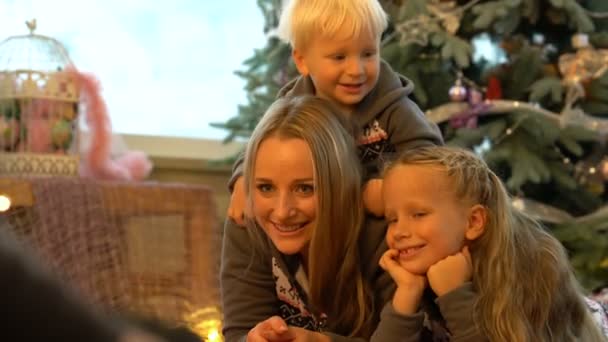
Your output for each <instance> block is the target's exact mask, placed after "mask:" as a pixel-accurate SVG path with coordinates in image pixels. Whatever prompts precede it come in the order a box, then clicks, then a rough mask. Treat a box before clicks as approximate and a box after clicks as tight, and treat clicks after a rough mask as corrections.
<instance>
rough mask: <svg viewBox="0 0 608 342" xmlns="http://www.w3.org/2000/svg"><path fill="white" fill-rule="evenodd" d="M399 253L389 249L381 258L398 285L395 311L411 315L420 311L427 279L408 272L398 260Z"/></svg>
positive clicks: (382, 263)
mask: <svg viewBox="0 0 608 342" xmlns="http://www.w3.org/2000/svg"><path fill="white" fill-rule="evenodd" d="M397 258H399V251H398V250H396V249H389V250H387V251H386V252H384V254H383V255H382V258H380V267H382V268H383V269H384V270H385V271H387V272H388V274H389V275H390V276H391V278H393V280H394V281H395V283H396V284H397V291H395V295H394V296H393V309H395V311H396V312H397V313H400V314H402V315H411V314H413V313H415V312H416V311H418V306H419V305H420V300H421V298H422V293H423V292H424V289H425V288H426V283H427V280H426V277H425V276H423V275H417V274H413V273H410V272H408V271H407V270H406V269H404V268H403V267H401V265H399V262H398V261H397V260H396V259H397Z"/></svg>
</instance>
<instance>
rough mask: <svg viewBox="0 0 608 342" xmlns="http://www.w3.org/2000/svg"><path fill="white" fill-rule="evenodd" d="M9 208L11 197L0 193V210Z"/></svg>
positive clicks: (3, 210)
mask: <svg viewBox="0 0 608 342" xmlns="http://www.w3.org/2000/svg"><path fill="white" fill-rule="evenodd" d="M10 208H11V199H10V197H8V196H6V195H0V212H5V211H7V210H9V209H10Z"/></svg>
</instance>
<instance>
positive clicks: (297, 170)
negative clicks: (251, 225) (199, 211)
mask: <svg viewBox="0 0 608 342" xmlns="http://www.w3.org/2000/svg"><path fill="white" fill-rule="evenodd" d="M253 188H254V190H253V214H254V216H255V219H256V221H257V222H258V224H259V225H260V226H261V227H262V228H263V229H264V231H265V232H266V234H267V235H268V236H269V237H270V239H271V240H272V242H273V243H274V245H275V246H276V247H277V249H278V250H279V251H280V252H281V253H283V254H288V255H290V254H298V253H302V252H305V249H306V248H308V243H309V242H310V239H311V237H312V233H313V230H314V229H315V219H316V214H317V194H316V191H315V190H316V189H315V179H314V165H313V160H312V154H311V151H310V148H309V146H308V144H307V143H306V142H305V141H304V140H302V139H296V138H281V137H278V136H270V137H268V138H266V139H264V140H263V141H262V143H261V144H260V146H259V148H258V151H257V154H256V160H255V167H254V175H253Z"/></svg>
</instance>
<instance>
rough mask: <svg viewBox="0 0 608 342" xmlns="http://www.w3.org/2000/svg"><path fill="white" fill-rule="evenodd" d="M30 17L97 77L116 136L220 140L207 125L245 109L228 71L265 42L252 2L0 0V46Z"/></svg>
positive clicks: (20, 30)
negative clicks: (238, 106)
mask: <svg viewBox="0 0 608 342" xmlns="http://www.w3.org/2000/svg"><path fill="white" fill-rule="evenodd" d="M32 18H36V20H37V29H36V33H37V34H41V35H46V36H50V37H53V38H55V39H57V40H59V41H60V42H61V43H63V44H64V45H65V47H66V49H67V51H68V53H69V54H70V57H71V59H72V61H73V62H74V64H75V65H76V66H77V67H78V68H79V69H80V70H81V71H85V72H90V73H93V74H94V75H96V76H97V77H98V78H99V80H100V82H101V85H102V88H103V89H104V90H103V96H104V99H105V100H106V102H107V104H108V110H109V114H110V116H111V118H112V125H113V130H114V131H115V132H118V133H128V134H141V135H155V136H179V137H187V138H207V139H222V138H223V137H224V136H225V135H226V132H224V131H223V130H218V129H215V128H212V127H210V126H209V123H210V122H224V121H226V120H227V119H228V118H230V117H232V116H234V115H236V114H237V105H238V104H239V103H245V101H246V95H245V92H244V90H243V86H244V80H241V79H240V78H239V77H237V76H236V75H234V71H235V70H239V69H243V67H242V62H243V61H244V60H245V59H247V58H248V57H250V56H252V55H253V49H254V48H259V47H262V46H264V44H265V42H266V39H265V37H264V33H263V24H264V23H263V17H262V13H261V11H260V10H259V9H258V7H257V5H256V2H255V1H253V0H231V1H215V0H203V1H201V0H176V1H160V0H130V1H123V0H83V1H72V0H53V1H46V0H2V10H1V11H0V41H1V40H4V39H6V38H8V37H9V36H13V35H24V34H27V33H28V29H27V27H26V26H25V21H26V20H31V19H32Z"/></svg>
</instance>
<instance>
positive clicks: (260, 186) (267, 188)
mask: <svg viewBox="0 0 608 342" xmlns="http://www.w3.org/2000/svg"><path fill="white" fill-rule="evenodd" d="M255 187H256V188H257V189H258V191H259V192H270V191H272V185H270V184H258V185H256V186H255Z"/></svg>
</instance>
